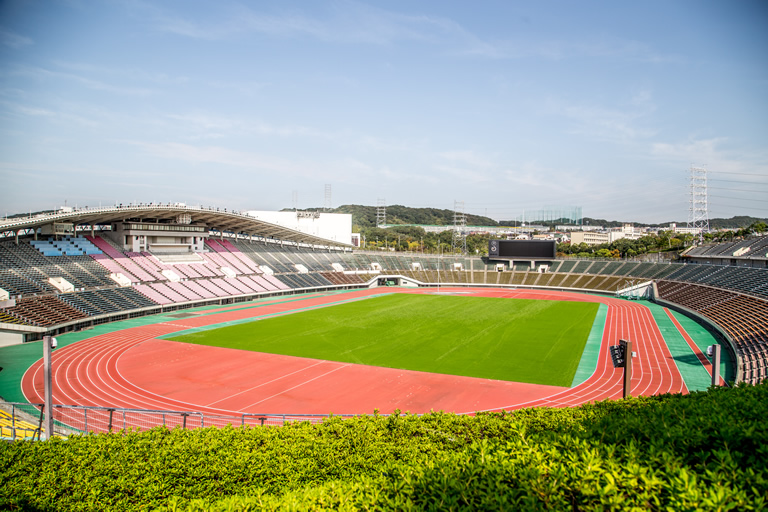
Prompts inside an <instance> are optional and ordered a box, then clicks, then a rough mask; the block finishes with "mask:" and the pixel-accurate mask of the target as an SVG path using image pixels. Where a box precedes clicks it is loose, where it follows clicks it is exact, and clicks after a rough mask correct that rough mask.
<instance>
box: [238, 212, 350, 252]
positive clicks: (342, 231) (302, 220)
mask: <svg viewBox="0 0 768 512" xmlns="http://www.w3.org/2000/svg"><path fill="white" fill-rule="evenodd" d="M245 214H246V215H250V216H251V217H255V218H257V219H259V220H261V221H264V222H269V223H271V224H277V225H278V226H283V227H286V228H289V229H295V230H296V231H301V232H302V233H307V234H308V235H313V236H318V237H321V238H325V239H327V240H333V241H335V242H341V243H344V244H352V215H351V214H348V213H321V212H266V211H258V210H253V211H248V212H245Z"/></svg>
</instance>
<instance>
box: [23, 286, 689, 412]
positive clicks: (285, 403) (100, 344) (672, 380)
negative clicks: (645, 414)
mask: <svg viewBox="0 0 768 512" xmlns="http://www.w3.org/2000/svg"><path fill="white" fill-rule="evenodd" d="M390 291H391V290H389V289H388V290H386V292H390ZM397 291H398V292H399V293H435V289H413V290H405V289H397ZM440 292H441V293H456V294H461V295H474V296H486V297H505V298H526V299H550V300H575V301H591V302H601V303H604V304H606V305H607V316H606V324H605V329H604V333H603V339H602V344H601V347H600V352H599V359H598V362H597V368H596V370H595V372H594V373H593V374H592V376H591V377H589V378H588V379H587V380H586V381H585V382H583V383H582V384H580V385H578V386H576V387H573V388H562V387H554V386H541V385H532V384H521V383H513V382H504V381H493V380H485V379H476V378H468V377H455V376H447V375H436V374H430V373H423V372H413V371H404V370H395V369H387V368H374V367H368V366H362V365H354V364H347V363H337V362H332V361H319V360H313V359H305V358H295V357H288V356H276V355H269V354H259V353H252V352H245V351H232V350H228V349H221V348H215V347H202V346H197V345H189V344H184V343H176V342H171V341H167V340H159V339H155V338H156V337H158V336H162V335H166V334H171V333H174V332H178V331H181V330H185V329H190V328H195V327H202V326H206V325H212V324H218V323H222V322H230V321H235V320H242V319H246V318H251V317H254V316H264V315H276V314H286V313H290V312H291V311H294V310H297V309H307V308H317V307H324V306H328V305H332V304H335V303H338V302H339V301H341V300H343V301H349V300H358V299H362V298H365V297H367V296H371V295H377V294H381V293H382V290H381V289H372V290H359V291H353V292H346V293H344V294H329V295H326V294H308V295H302V296H297V297H296V298H297V300H293V301H290V300H289V301H286V299H285V298H284V297H283V298H278V299H274V300H272V301H264V302H260V303H259V307H255V308H254V307H247V304H245V305H244V304H238V305H230V306H226V307H221V308H219V309H217V310H214V311H215V313H213V314H211V313H212V312H211V310H208V311H205V312H204V313H205V315H202V316H194V317H189V318H184V319H177V320H172V321H165V322H162V323H157V324H153V325H145V326H140V327H133V328H129V329H124V330H120V331H116V332H111V333H107V334H103V335H99V336H95V337H93V338H89V339H86V340H82V341H80V342H77V343H74V344H72V345H69V346H67V347H64V348H60V349H58V350H56V351H55V352H54V354H53V368H54V374H53V379H54V397H53V401H54V403H56V404H66V405H85V406H102V407H118V408H130V409H154V410H160V409H163V410H165V409H167V410H177V411H179V410H183V411H197V412H202V413H205V414H217V415H226V414H231V415H237V414H241V413H260V414H264V413H281V414H302V413H303V414H328V413H331V412H333V413H336V414H366V413H372V412H373V411H374V409H378V410H379V411H380V412H382V413H389V412H392V411H393V410H395V409H400V410H402V411H410V412H413V413H425V412H429V411H430V410H445V411H451V412H457V413H472V412H476V411H498V410H509V409H516V408H520V407H536V406H548V407H564V406H574V405H578V404H582V403H585V402H591V401H596V400H603V399H607V398H611V399H616V398H620V397H621V391H622V375H623V373H622V369H615V368H613V365H612V363H611V359H610V356H609V351H608V346H609V345H613V344H616V343H617V341H618V340H619V339H621V338H624V339H630V340H632V341H633V350H634V351H635V352H636V353H637V358H636V359H634V361H633V376H632V394H633V395H655V394H660V393H667V392H675V393H677V392H683V393H685V392H687V389H686V387H685V384H684V382H683V379H682V377H681V375H680V373H679V372H678V369H677V367H676V365H675V363H674V361H673V358H672V355H671V354H670V352H669V350H668V348H667V346H666V344H665V342H664V339H663V337H662V335H661V333H660V331H659V329H658V327H657V325H656V323H655V321H654V320H653V317H652V315H651V313H650V311H649V310H648V309H647V308H645V307H643V306H641V305H640V304H637V303H634V302H629V301H623V300H618V299H613V298H609V297H600V296H595V295H584V294H579V293H569V292H554V291H540V290H507V289H473V288H453V289H452V288H445V287H443V288H441V290H440ZM22 390H23V392H24V395H25V396H26V398H27V400H29V401H30V402H32V403H41V402H43V372H42V361H38V362H37V363H35V364H34V365H32V366H31V367H30V368H29V370H28V371H27V372H26V374H25V375H24V377H23V379H22Z"/></svg>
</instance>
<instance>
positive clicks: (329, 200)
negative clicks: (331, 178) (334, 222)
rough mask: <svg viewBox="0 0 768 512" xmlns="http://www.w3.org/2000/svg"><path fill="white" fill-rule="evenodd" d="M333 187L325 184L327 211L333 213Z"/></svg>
mask: <svg viewBox="0 0 768 512" xmlns="http://www.w3.org/2000/svg"><path fill="white" fill-rule="evenodd" d="M331 206H332V203H331V185H330V183H326V184H325V211H327V212H329V211H331Z"/></svg>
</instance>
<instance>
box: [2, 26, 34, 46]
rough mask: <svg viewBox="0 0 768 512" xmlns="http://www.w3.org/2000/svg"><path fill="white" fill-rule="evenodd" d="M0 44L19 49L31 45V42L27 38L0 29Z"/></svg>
mask: <svg viewBox="0 0 768 512" xmlns="http://www.w3.org/2000/svg"><path fill="white" fill-rule="evenodd" d="M0 44H2V45H4V46H8V47H9V48H13V49H19V48H23V47H25V46H29V45H31V44H33V41H32V39H30V38H28V37H25V36H22V35H19V34H17V33H15V32H11V31H10V30H5V29H2V28H0Z"/></svg>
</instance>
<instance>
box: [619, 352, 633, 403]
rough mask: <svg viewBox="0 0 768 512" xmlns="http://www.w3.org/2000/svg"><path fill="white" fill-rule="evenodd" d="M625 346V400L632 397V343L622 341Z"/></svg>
mask: <svg viewBox="0 0 768 512" xmlns="http://www.w3.org/2000/svg"><path fill="white" fill-rule="evenodd" d="M621 343H623V344H624V398H628V397H630V396H632V395H631V394H630V393H631V391H632V389H631V388H632V342H631V341H629V340H621Z"/></svg>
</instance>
